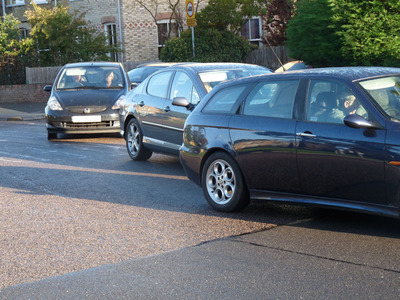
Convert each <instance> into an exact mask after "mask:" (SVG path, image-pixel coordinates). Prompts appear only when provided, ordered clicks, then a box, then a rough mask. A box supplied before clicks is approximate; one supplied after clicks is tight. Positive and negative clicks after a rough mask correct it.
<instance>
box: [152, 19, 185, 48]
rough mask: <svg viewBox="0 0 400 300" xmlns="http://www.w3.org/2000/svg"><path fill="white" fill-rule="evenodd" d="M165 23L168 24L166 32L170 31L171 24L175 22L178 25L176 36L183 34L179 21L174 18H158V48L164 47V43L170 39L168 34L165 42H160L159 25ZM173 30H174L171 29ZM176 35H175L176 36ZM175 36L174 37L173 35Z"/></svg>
mask: <svg viewBox="0 0 400 300" xmlns="http://www.w3.org/2000/svg"><path fill="white" fill-rule="evenodd" d="M164 24H166V25H167V31H166V34H168V32H169V27H170V26H171V24H175V25H176V31H177V32H176V35H177V36H176V37H180V36H181V31H180V30H179V26H178V23H177V22H176V20H174V19H171V20H170V19H161V20H157V46H158V48H162V47H164V45H165V42H167V41H168V38H167V36H166V38H165V42H164V44H161V43H160V27H159V25H164ZM171 32H172V31H171ZM174 37H175V36H174ZM172 38H173V37H172Z"/></svg>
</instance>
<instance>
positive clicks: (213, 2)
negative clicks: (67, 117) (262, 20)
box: [196, 0, 266, 34]
mask: <svg viewBox="0 0 400 300" xmlns="http://www.w3.org/2000/svg"><path fill="white" fill-rule="evenodd" d="M264 1H265V0H210V1H208V5H207V6H206V7H205V8H204V9H203V10H202V11H201V12H199V13H197V14H196V21H197V25H198V26H199V27H202V28H215V29H217V30H219V31H222V30H230V31H232V32H234V33H236V34H238V33H240V29H241V28H242V26H243V25H244V24H245V23H246V22H247V20H249V19H250V18H252V17H254V16H258V15H260V14H265V13H266V9H265V4H264Z"/></svg>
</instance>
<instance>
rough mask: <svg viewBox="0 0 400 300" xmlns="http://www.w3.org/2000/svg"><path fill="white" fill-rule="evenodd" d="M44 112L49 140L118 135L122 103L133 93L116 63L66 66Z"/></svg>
mask: <svg viewBox="0 0 400 300" xmlns="http://www.w3.org/2000/svg"><path fill="white" fill-rule="evenodd" d="M44 90H45V91H49V92H51V94H50V98H49V100H48V102H47V106H46V108H45V116H46V127H47V137H48V139H56V138H57V133H67V134H70V133H112V132H114V133H118V132H119V131H120V124H119V114H118V111H119V108H120V106H119V103H120V102H121V101H122V100H123V99H124V98H125V96H126V94H127V93H128V92H129V91H130V90H131V84H130V81H129V78H128V75H127V73H126V71H125V70H124V67H123V66H122V64H120V63H114V62H81V63H72V64H67V65H65V66H64V67H63V68H62V69H61V70H60V72H59V73H58V75H57V77H56V79H55V81H54V84H53V86H51V85H47V86H45V88H44Z"/></svg>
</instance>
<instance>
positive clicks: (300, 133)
mask: <svg viewBox="0 0 400 300" xmlns="http://www.w3.org/2000/svg"><path fill="white" fill-rule="evenodd" d="M296 135H297V136H301V137H309V138H315V137H317V136H316V135H315V134H312V133H311V132H298V133H296Z"/></svg>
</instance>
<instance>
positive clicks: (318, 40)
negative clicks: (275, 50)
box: [286, 0, 400, 67]
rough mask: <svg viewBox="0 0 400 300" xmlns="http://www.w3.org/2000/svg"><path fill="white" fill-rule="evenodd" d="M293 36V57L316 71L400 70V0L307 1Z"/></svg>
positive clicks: (291, 24)
mask: <svg viewBox="0 0 400 300" xmlns="http://www.w3.org/2000/svg"><path fill="white" fill-rule="evenodd" d="M287 38H288V40H287V42H286V45H287V46H288V48H289V55H290V56H291V57H293V58H296V59H301V60H304V61H306V62H307V63H308V64H310V65H312V66H314V67H324V66H343V65H360V66H369V65H375V66H378V65H382V66H397V67H399V66H400V2H399V1H397V0H387V1H381V0H369V1H361V0H353V1H349V0H302V1H299V2H298V5H297V9H296V13H295V15H294V17H293V18H292V19H291V20H290V21H289V26H288V29H287Z"/></svg>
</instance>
